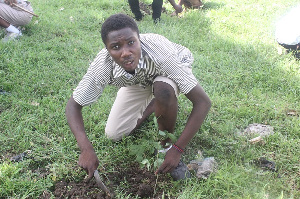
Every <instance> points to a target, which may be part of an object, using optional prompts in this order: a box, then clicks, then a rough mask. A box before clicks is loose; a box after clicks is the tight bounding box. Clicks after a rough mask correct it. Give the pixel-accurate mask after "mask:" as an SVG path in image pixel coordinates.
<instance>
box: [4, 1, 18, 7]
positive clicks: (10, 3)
mask: <svg viewBox="0 0 300 199" xmlns="http://www.w3.org/2000/svg"><path fill="white" fill-rule="evenodd" d="M4 3H6V4H8V5H10V6H12V5H13V3H17V1H16V0H5V1H4Z"/></svg>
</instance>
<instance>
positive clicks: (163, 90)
mask: <svg viewBox="0 0 300 199" xmlns="http://www.w3.org/2000/svg"><path fill="white" fill-rule="evenodd" d="M154 97H155V100H156V101H157V102H159V103H162V104H166V105H168V104H170V102H174V101H176V99H177V97H176V95H175V91H174V89H173V87H172V86H171V85H169V84H168V83H165V82H155V83H154Z"/></svg>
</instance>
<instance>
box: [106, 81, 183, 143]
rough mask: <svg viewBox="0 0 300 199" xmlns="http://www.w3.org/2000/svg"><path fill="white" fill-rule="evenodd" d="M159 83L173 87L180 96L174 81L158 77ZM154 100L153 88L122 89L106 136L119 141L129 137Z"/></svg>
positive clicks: (112, 112)
mask: <svg viewBox="0 0 300 199" xmlns="http://www.w3.org/2000/svg"><path fill="white" fill-rule="evenodd" d="M157 81H161V82H165V83H168V84H169V85H171V86H172V87H173V89H174V92H175V95H176V96H178V94H179V90H178V87H177V85H176V84H175V82H174V81H172V80H171V79H169V78H167V77H163V76H158V77H156V78H155V79H154V82H157ZM153 98H154V95H153V86H148V87H145V88H143V87H141V86H139V85H134V86H128V87H122V88H120V89H119V91H118V93H117V97H116V100H115V102H114V104H113V106H112V108H111V111H110V114H109V116H108V119H107V123H106V128H105V134H106V136H107V137H108V138H110V139H112V140H114V141H117V140H120V139H122V137H124V136H127V135H129V134H130V133H131V131H132V130H133V129H134V128H135V127H136V125H137V121H138V119H140V118H142V116H143V113H144V111H145V109H146V108H147V106H148V104H149V103H150V102H151V100H152V99H153Z"/></svg>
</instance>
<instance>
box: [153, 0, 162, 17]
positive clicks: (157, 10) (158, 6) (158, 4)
mask: <svg viewBox="0 0 300 199" xmlns="http://www.w3.org/2000/svg"><path fill="white" fill-rule="evenodd" d="M162 5H163V0H153V2H152V11H153V12H152V19H153V21H154V23H157V22H159V21H160V16H161V11H162Z"/></svg>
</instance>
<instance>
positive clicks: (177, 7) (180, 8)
mask: <svg viewBox="0 0 300 199" xmlns="http://www.w3.org/2000/svg"><path fill="white" fill-rule="evenodd" d="M169 2H170V4H171V5H172V6H173V8H174V9H175V11H176V14H178V13H181V12H182V6H181V0H179V2H178V4H176V3H175V0H169Z"/></svg>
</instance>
